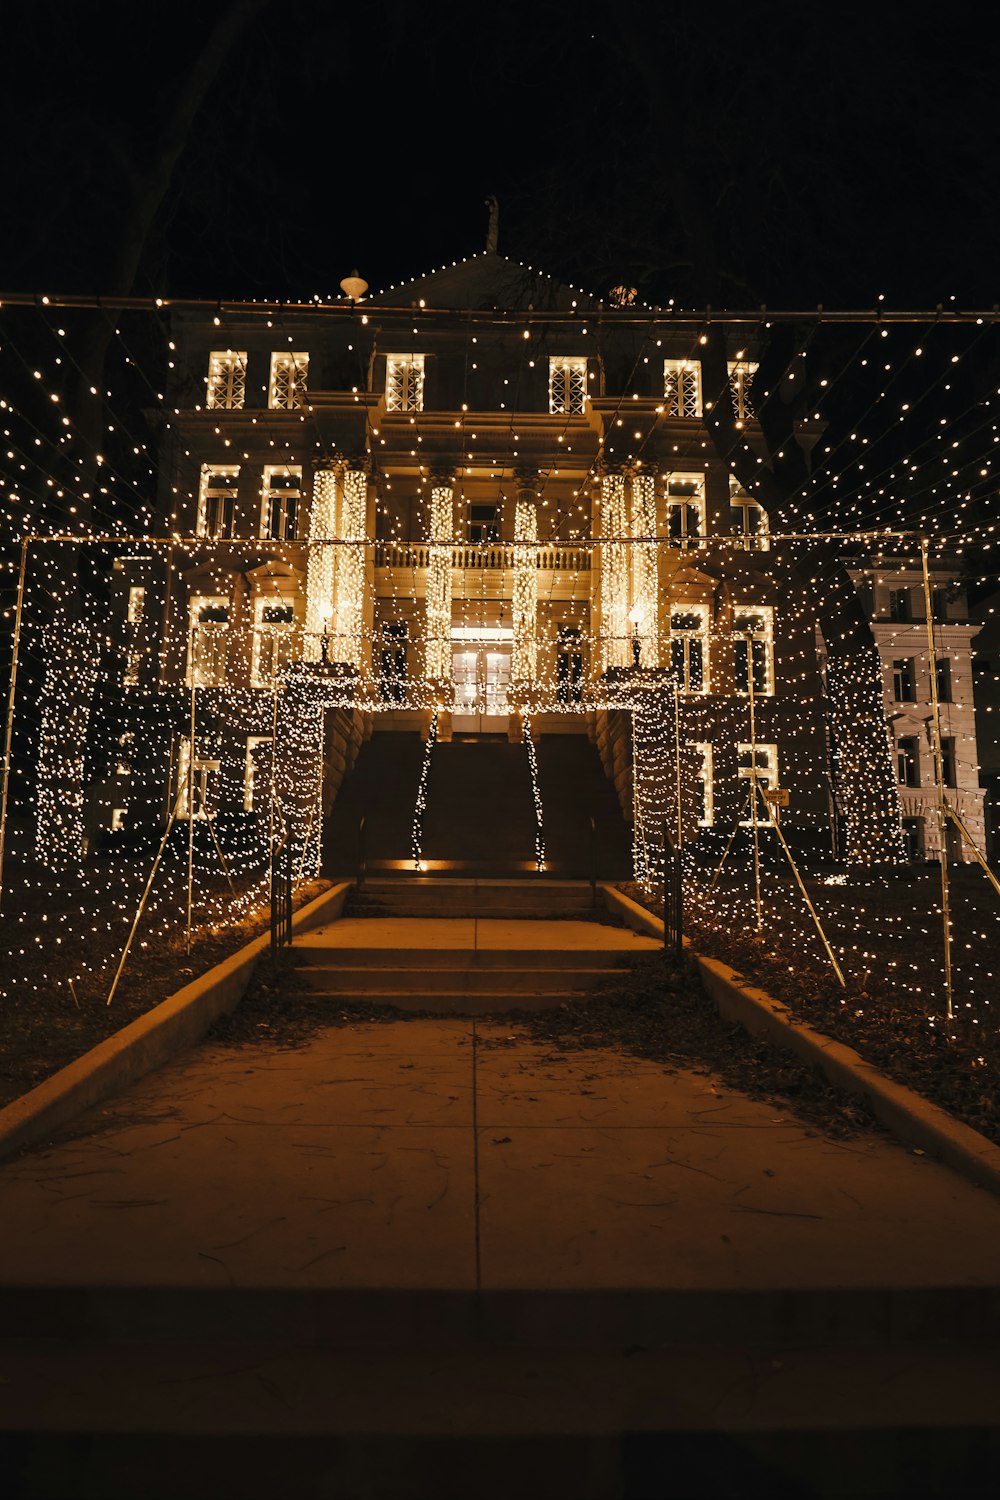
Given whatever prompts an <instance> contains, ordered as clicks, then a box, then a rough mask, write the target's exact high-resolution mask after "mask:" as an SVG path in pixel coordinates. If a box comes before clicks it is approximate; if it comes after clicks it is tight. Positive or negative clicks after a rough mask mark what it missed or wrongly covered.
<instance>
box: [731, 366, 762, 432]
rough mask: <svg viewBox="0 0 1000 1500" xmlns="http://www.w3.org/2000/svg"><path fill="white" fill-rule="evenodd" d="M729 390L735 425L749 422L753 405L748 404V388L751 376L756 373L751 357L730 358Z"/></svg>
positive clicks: (751, 380) (750, 383) (751, 379)
mask: <svg viewBox="0 0 1000 1500" xmlns="http://www.w3.org/2000/svg"><path fill="white" fill-rule="evenodd" d="M728 369H729V392H730V395H731V396H732V399H733V415H734V416H735V418H736V422H737V425H740V424H741V423H743V422H749V421H750V419H751V418H752V417H753V407H752V406H751V404H750V396H749V390H750V386H751V385H752V384H753V378H754V376H755V375H756V373H757V364H756V362H755V361H754V360H752V359H736V360H730V361H729V365H728Z"/></svg>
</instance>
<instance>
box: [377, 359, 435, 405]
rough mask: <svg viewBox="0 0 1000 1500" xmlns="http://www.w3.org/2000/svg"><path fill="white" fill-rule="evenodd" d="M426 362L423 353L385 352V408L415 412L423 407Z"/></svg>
mask: <svg viewBox="0 0 1000 1500" xmlns="http://www.w3.org/2000/svg"><path fill="white" fill-rule="evenodd" d="M426 374H427V370H426V364H425V356H424V355H423V354H387V355H386V357H385V409H386V411H387V412H400V413H405V412H415V411H423V409H424V381H425V379H426Z"/></svg>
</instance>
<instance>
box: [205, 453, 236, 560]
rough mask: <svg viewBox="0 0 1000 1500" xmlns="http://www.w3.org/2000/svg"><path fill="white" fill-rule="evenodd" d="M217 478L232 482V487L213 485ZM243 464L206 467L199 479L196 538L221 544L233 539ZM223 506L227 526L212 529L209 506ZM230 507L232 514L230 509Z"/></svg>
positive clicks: (206, 465) (224, 521)
mask: <svg viewBox="0 0 1000 1500" xmlns="http://www.w3.org/2000/svg"><path fill="white" fill-rule="evenodd" d="M214 478H221V479H231V480H233V483H232V484H231V485H224V486H223V485H213V484H211V482H210V481H211V480H212V479H214ZM239 479H240V465H239V464H202V466H201V474H200V476H199V479H198V515H197V518H196V521H195V536H200V537H205V538H206V539H207V540H208V541H211V542H217V541H221V540H225V539H226V538H227V537H231V536H233V535H234V533H235V527H236V500H237V496H238V492H239ZM219 502H221V503H222V517H223V526H222V528H221V529H220V528H219V526H218V525H216V526H214V527H211V528H210V527H209V506H210V505H213V506H215V505H217V504H218V503H219ZM227 506H228V511H227V509H226V507H227Z"/></svg>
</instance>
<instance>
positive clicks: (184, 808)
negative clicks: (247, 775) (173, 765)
mask: <svg viewBox="0 0 1000 1500" xmlns="http://www.w3.org/2000/svg"><path fill="white" fill-rule="evenodd" d="M219 770H220V762H219V761H217V760H209V759H207V758H205V757H204V756H200V755H199V754H198V742H197V740H196V741H195V762H194V766H193V767H192V765H191V741H190V739H187V738H185V739H182V740H181V744H180V753H179V754H178V757H177V793H178V804H177V816H178V817H179V818H187V817H189V816H190V811H189V808H190V803H189V800H188V794H189V792H190V791H193V792H194V815H195V817H196V818H209V817H211V816H212V811H213V807H214V802H215V796H216V793H217V791H218V775H219Z"/></svg>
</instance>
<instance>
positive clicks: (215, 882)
mask: <svg viewBox="0 0 1000 1500" xmlns="http://www.w3.org/2000/svg"><path fill="white" fill-rule="evenodd" d="M148 873H149V865H148V862H140V861H130V860H125V859H115V860H108V859H101V860H98V861H95V862H94V863H93V864H89V865H86V866H84V867H83V868H82V869H81V870H78V871H74V872H72V874H70V875H67V876H61V877H60V876H55V875H53V873H52V872H51V871H49V870H46V869H45V868H44V867H42V866H38V865H35V864H30V863H28V862H25V861H14V860H12V861H10V862H9V863H8V865H7V869H6V871H5V882H4V885H5V888H4V897H3V911H2V915H0V975H2V978H0V1105H2V1104H7V1103H9V1102H10V1101H11V1100H12V1099H16V1098H18V1097H19V1096H20V1095H21V1094H23V1093H25V1092H26V1091H27V1090H28V1089H31V1088H33V1087H34V1086H35V1085H36V1084H38V1083H41V1082H42V1081H43V1080H44V1079H46V1078H48V1077H50V1076H51V1075H52V1074H53V1073H55V1072H57V1071H58V1070H59V1069H60V1068H62V1067H65V1066H66V1064H67V1063H70V1062H73V1061H74V1060H75V1059H76V1058H77V1057H80V1056H81V1055H82V1054H83V1053H84V1052H86V1051H88V1050H89V1048H91V1047H94V1046H96V1045H97V1043H98V1042H102V1041H104V1040H105V1038H107V1037H109V1036H111V1035H113V1034H114V1032H116V1031H119V1030H120V1029H121V1028H122V1027H123V1026H126V1025H128V1023H129V1022H130V1021H134V1020H136V1019H137V1018H138V1017H139V1016H141V1015H144V1014H145V1013H146V1012H147V1011H148V1010H151V1009H152V1007H153V1006H154V1005H158V1004H159V1003H160V1001H161V1000H164V999H166V997H167V996H168V995H171V994H173V993H174V992H175V991H176V990H179V989H182V988H183V986H184V985H185V984H188V983H189V982H190V981H191V979H193V978H195V977H196V976H197V975H199V974H203V973H204V972H205V970H206V969H209V968H211V967H212V965H213V964H217V963H219V962H221V960H222V959H224V958H227V957H228V956H229V955H230V954H231V953H235V952H236V951H237V949H239V948H241V947H242V946H243V945H244V944H245V943H248V942H249V941H250V940H251V939H252V938H254V937H257V936H258V935H259V934H260V933H262V932H264V931H265V930H266V928H267V926H268V923H269V920H270V910H269V906H268V903H267V887H266V884H265V882H264V881H263V880H262V879H260V878H255V879H248V878H246V877H242V878H234V881H233V886H234V887H235V892H234V890H233V889H231V888H230V886H229V885H228V883H227V881H226V880H225V879H224V878H222V877H221V874H218V875H217V874H216V873H215V872H214V871H213V872H206V871H201V872H199V873H198V874H197V875H196V880H195V888H194V905H193V923H192V942H191V948H190V951H188V947H187V935H186V898H187V882H186V872H185V871H183V870H181V869H180V868H179V867H177V866H174V867H169V866H165V867H164V868H163V870H162V874H161V877H159V878H158V880H157V883H156V885H155V887H154V889H153V892H152V895H151V899H150V902H149V905H148V907H147V909H146V911H145V913H144V915H143V919H142V922H141V924H140V926H139V929H138V932H137V935H136V939H135V942H134V945H133V947H132V950H131V953H130V955H129V958H128V962H127V964H126V967H125V969H124V971H123V975H122V979H121V982H120V984H119V988H118V990H117V992H116V994H115V998H114V1001H113V1003H112V1005H111V1006H110V1007H109V1006H108V1005H107V998H108V993H109V991H110V989H111V984H112V980H113V978H114V974H115V970H116V968H117V966H118V963H119V960H120V959H121V956H122V951H123V949H124V946H125V941H126V938H127V937H128V932H129V928H130V926H131V924H132V921H133V919H134V917H135V914H136V911H137V909H138V905H139V900H140V897H141V895H142V889H143V886H144V884H145V881H146V878H147V876H148ZM328 884H329V882H327V881H313V882H307V883H304V884H303V885H301V886H300V887H299V889H298V891H297V893H296V898H295V900H296V905H302V904H303V903H305V902H306V901H308V900H311V899H312V897H313V896H316V895H318V894H319V893H320V891H321V890H324V889H325V888H326V886H327V885H328Z"/></svg>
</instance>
